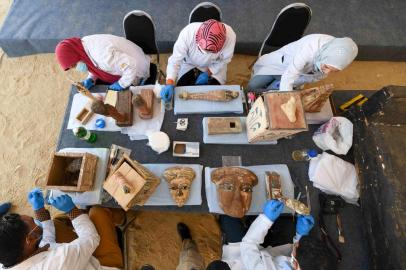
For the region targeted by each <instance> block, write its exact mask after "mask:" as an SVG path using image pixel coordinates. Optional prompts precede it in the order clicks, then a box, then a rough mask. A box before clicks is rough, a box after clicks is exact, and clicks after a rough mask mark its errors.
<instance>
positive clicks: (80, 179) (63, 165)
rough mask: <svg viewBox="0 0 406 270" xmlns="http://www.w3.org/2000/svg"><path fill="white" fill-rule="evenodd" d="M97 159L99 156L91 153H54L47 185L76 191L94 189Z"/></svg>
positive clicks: (52, 187) (50, 187)
mask: <svg viewBox="0 0 406 270" xmlns="http://www.w3.org/2000/svg"><path fill="white" fill-rule="evenodd" d="M97 159H98V158H97V156H95V155H92V154H89V153H62V152H61V153H54V154H53V156H52V158H51V163H50V166H49V170H48V174H47V177H46V187H47V188H49V189H59V190H62V191H76V192H81V191H89V190H92V188H93V184H94V179H95V173H96V166H97Z"/></svg>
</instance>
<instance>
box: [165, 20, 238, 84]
mask: <svg viewBox="0 0 406 270" xmlns="http://www.w3.org/2000/svg"><path fill="white" fill-rule="evenodd" d="M201 24H202V23H201V22H198V23H191V24H189V25H187V26H186V27H185V28H183V29H182V31H181V32H180V34H179V37H178V39H177V40H176V42H175V45H174V47H173V53H172V55H171V56H170V57H169V59H168V66H167V69H166V73H167V76H166V79H167V80H168V79H171V80H173V81H174V82H176V81H177V79H178V78H180V77H182V75H184V74H185V73H186V72H188V71H189V70H191V69H193V68H198V69H199V70H201V71H203V72H206V71H207V70H208V69H210V71H211V73H212V75H211V76H212V77H213V78H215V79H216V80H217V81H219V82H220V83H221V84H225V83H226V80H227V64H228V63H229V62H230V61H231V58H232V57H233V54H234V46H235V41H236V35H235V33H234V31H233V29H232V28H231V27H230V26H228V25H226V24H224V25H225V27H226V41H225V43H224V46H223V48H222V49H221V50H220V51H219V52H218V53H207V54H204V53H202V52H201V51H200V50H199V49H198V47H197V43H196V32H197V30H198V29H199V27H200V25H201Z"/></svg>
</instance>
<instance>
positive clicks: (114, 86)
mask: <svg viewBox="0 0 406 270" xmlns="http://www.w3.org/2000/svg"><path fill="white" fill-rule="evenodd" d="M109 89H110V90H113V91H122V90H124V88H123V87H121V85H120V84H119V83H118V81H117V82H115V83H113V84H111V85H110V86H109Z"/></svg>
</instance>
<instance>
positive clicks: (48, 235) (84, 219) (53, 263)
mask: <svg viewBox="0 0 406 270" xmlns="http://www.w3.org/2000/svg"><path fill="white" fill-rule="evenodd" d="M72 225H73V228H74V229H75V232H76V234H77V235H78V238H77V239H75V240H74V241H72V242H71V243H64V244H57V243H56V242H55V226H54V222H53V221H52V220H47V221H44V222H42V229H43V236H42V241H41V243H40V247H42V246H44V245H46V244H50V248H49V249H48V250H47V251H44V252H41V253H38V254H37V255H34V256H32V257H30V258H28V259H26V260H25V261H23V262H21V263H19V264H17V265H16V266H14V267H11V268H7V269H9V270H10V269H11V270H27V269H30V270H36V269H38V270H47V269H52V270H72V269H75V270H82V269H83V270H85V269H86V270H107V269H109V270H119V269H118V268H114V267H106V266H101V265H100V263H99V261H98V260H97V259H96V258H95V257H93V256H92V254H93V252H94V251H95V250H96V248H97V246H98V245H99V242H100V236H99V234H98V233H97V231H96V228H95V227H94V225H93V223H92V221H91V220H90V218H89V216H88V215H87V214H82V215H80V216H78V217H77V218H75V219H73V220H72ZM2 269H3V268H2Z"/></svg>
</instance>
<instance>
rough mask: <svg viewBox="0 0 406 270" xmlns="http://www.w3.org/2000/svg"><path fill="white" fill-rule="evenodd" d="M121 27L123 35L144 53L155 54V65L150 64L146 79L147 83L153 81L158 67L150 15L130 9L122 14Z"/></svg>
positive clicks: (153, 28)
mask: <svg viewBox="0 0 406 270" xmlns="http://www.w3.org/2000/svg"><path fill="white" fill-rule="evenodd" d="M123 28H124V34H125V37H126V38H127V39H128V40H130V41H132V42H134V43H135V44H137V45H138V46H140V47H141V49H142V50H143V51H144V53H145V54H156V56H157V65H155V64H153V63H151V64H150V77H149V78H148V79H147V81H148V83H150V82H155V81H156V79H157V75H158V69H159V49H158V46H157V44H156V39H155V32H156V31H155V25H154V22H153V20H152V17H151V16H150V15H149V14H148V13H146V12H145V11H142V10H133V11H130V12H129V13H127V15H125V16H124V19H123ZM154 69H155V70H154ZM161 73H162V72H161ZM153 77H154V78H153Z"/></svg>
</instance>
